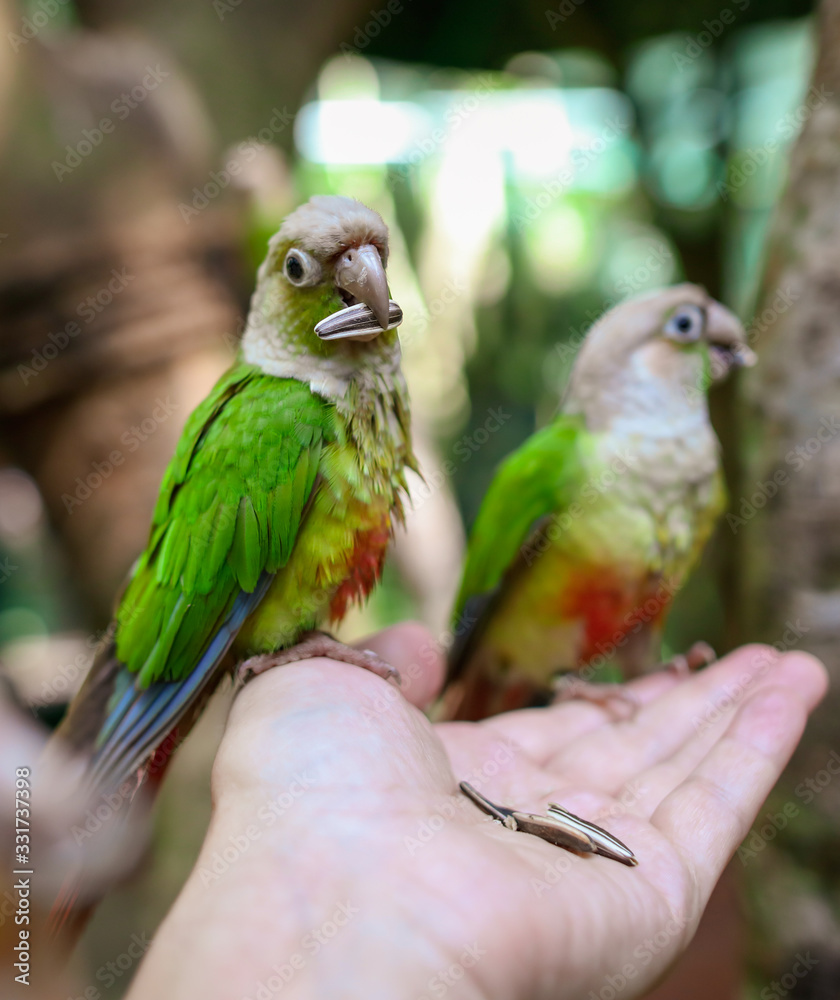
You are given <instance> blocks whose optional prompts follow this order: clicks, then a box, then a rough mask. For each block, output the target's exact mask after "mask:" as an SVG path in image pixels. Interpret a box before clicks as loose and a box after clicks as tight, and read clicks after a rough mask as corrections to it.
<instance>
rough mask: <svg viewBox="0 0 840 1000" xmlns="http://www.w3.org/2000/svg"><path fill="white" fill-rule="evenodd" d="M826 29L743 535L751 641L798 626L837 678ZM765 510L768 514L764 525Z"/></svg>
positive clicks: (837, 97) (836, 69)
mask: <svg viewBox="0 0 840 1000" xmlns="http://www.w3.org/2000/svg"><path fill="white" fill-rule="evenodd" d="M819 29H820V30H819V54H818V58H817V65H816V69H815V73H814V79H813V84H812V87H811V90H810V91H809V94H808V98H806V103H807V102H808V101H810V102H811V103H812V104H813V105H814V108H813V110H812V113H811V115H810V117H809V119H808V121H807V122H806V124H805V126H804V129H803V131H802V134H801V136H800V138H799V141H798V143H797V145H796V147H795V149H794V152H793V155H792V158H791V164H790V178H789V182H788V187H787V191H786V192H785V194H784V196H783V199H782V202H781V204H780V206H779V209H778V213H777V217H776V220H775V225H774V228H773V231H772V235H771V239H770V244H769V256H768V264H767V269H766V272H765V277H764V282H763V290H762V296H761V305H760V307H759V310H758V315H759V317H760V318H761V325H764V323H765V321H766V320H765V318H764V316H762V311H764V312H766V317H767V318H770V316H771V312H772V314H773V317H772V320H771V322H770V323H769V325H768V326H767V329H766V331H765V332H763V333H761V334H760V336H759V338H758V340H757V343H756V345H755V346H756V348H757V350H758V351H759V354H760V358H761V360H760V364H759V365H758V367H757V368H756V369H755V372H754V374H753V379H752V382H751V386H750V387H751V390H752V392H751V396H752V409H753V413H754V416H755V418H756V422H757V426H758V434H757V438H758V444H757V451H756V455H755V462H754V463H753V464H752V465H751V469H752V475H750V476H749V477H748V478H747V481H746V482H745V483H744V484H743V490H742V491H741V492H742V494H743V496H742V497H740V498H738V500H737V503H736V505H735V509H736V513H737V514H738V518H739V520H738V521H737V522H735V521H733V522H732V523H731V526H732V528H733V531H739V530H742V531H743V533H744V550H745V559H744V565H745V567H747V572H746V575H745V580H744V596H745V599H746V607H747V612H748V613H747V615H746V616H745V618H744V619H743V620H744V621H745V623H746V627H747V629H746V636H748V637H753V638H754V637H755V636H756V635H760V636H761V637H762V638H763V639H766V640H768V641H786V640H784V639H783V634H784V632H785V629H786V626H785V622H787V621H790V622H792V623H794V624H795V623H796V622H797V619H798V620H799V623H800V627H801V630H802V631H803V635H802V636H792V637H791V640H789V644H792V645H794V646H801V647H804V648H807V649H809V650H811V651H813V652H814V653H816V654H817V655H819V656H821V657H822V658H823V659H824V660H825V661H826V662H827V664H828V666H829V668H830V669H833V670H834V671H837V669H838V667H840V433H838V432H840V0H824V2H823V4H822V9H821V17H820V26H819ZM803 107H804V105H803ZM774 477H775V482H774ZM770 494H773V496H770ZM742 500H743V503H742ZM753 510H756V511H758V510H760V511H761V513H760V514H759V516H757V517H755V518H754V519H753V516H752V513H753ZM741 520H744V521H746V522H747V523H746V524H743V525H742V524H741ZM835 676H837V675H835ZM835 697H838V698H840V692H838V694H837V695H836V696H835ZM836 707H840V703H838V705H837V706H836ZM831 714H832V716H833V715H834V713H833V712H832V713H831ZM831 728H832V730H834V728H835V727H834V725H832V727H831Z"/></svg>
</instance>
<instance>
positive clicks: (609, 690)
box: [553, 674, 639, 722]
mask: <svg viewBox="0 0 840 1000" xmlns="http://www.w3.org/2000/svg"><path fill="white" fill-rule="evenodd" d="M553 686H554V703H555V704H557V703H558V702H563V701H575V700H580V701H588V702H591V703H592V704H593V705H598V706H599V707H600V708H603V709H604V711H605V712H608V713H609V714H610V715H611V716H612V717H613V718H614V719H615V720H616V721H617V722H626V721H628V720H629V719H632V718H633V717H634V716H635V715H636V713H637V712H638V711H639V702H638V701H637V700H636V698H634V697H633V695H632V694H630V692H629V691H627V690H626V689H625V688H624V687H623V686H622V685H620V684H590V683H589V682H588V681H584V680H581V679H580V677H570V676H569V675H568V674H564V675H563V676H562V677H558V678H557V680H556V681H555V682H554V685H553Z"/></svg>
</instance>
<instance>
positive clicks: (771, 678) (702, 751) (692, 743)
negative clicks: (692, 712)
mask: <svg viewBox="0 0 840 1000" xmlns="http://www.w3.org/2000/svg"><path fill="white" fill-rule="evenodd" d="M826 686H827V676H826V673H825V670H824V669H823V667H822V664H820V663H819V661H817V660H815V659H814V657H812V656H810V655H808V654H807V653H787V654H785V655H784V656H782V657H781V658H780V659H779V661H778V663H777V664H776V665H775V666H774V668H773V670H772V671H771V672H770V673H769V674H768V676H767V677H766V678H763V679H762V682H761V685H760V686H758V687H757V689H756V693H757V692H758V691H761V690H764V689H766V688H771V687H773V688H781V689H786V690H788V691H790V692H791V693H792V695H795V696H796V697H797V698H799V699H800V700H801V701H802V703H803V704H804V706H805V708H806V709H807V710H808V711H811V710H812V709H813V708H814V706H815V705H816V704H817V703H818V702H819V701H820V699H821V698H822V697H823V695H824V694H825V691H826ZM738 705H739V703H738V702H733V703H732V706H731V710H729V711H727V712H721V714H720V717H718V716H717V715H715V716H713V718H712V719H711V720H709V721H706V720H704V721H703V722H702V724H701V725H700V726H699V727H697V732H696V735H695V737H694V738H693V739H690V740H688V741H687V742H686V743H685V744H684V745H683V747H682V748H681V749H680V750H679V751H677V752H676V753H675V754H674V755H673V756H672V757H670V758H669V759H668V760H663V761H662V762H661V763H659V764H656V765H654V766H653V767H651V768H649V769H647V770H646V771H642V772H641V773H640V774H638V775H637V776H636V777H635V778H631V779H630V780H629V781H628V782H627V784H626V785H625V791H626V793H627V795H626V796H625V797H627V796H630V797H632V799H633V808H634V811H635V812H636V813H637V814H638V815H641V816H650V815H652V813H653V812H654V811H655V810H656V808H657V807H658V806H659V804H660V803H661V802H662V800H663V799H664V798H665V796H666V795H668V794H670V792H672V791H673V790H674V788H676V787H677V785H679V784H680V783H681V782H683V781H685V780H686V779H687V778H688V776H689V775H690V774H691V772H692V771H693V770H694V769H695V768H696V767H697V766H698V765H699V764H700V762H701V761H702V760H703V758H704V757H705V756H706V755H707V754H708V753H709V752H710V750H711V749H712V747H713V746H714V744H715V743H717V742H718V740H719V739H720V738H721V737H722V736H723V734H724V732H725V730H726V726H727V724H728V722H729V721H730V720H731V718H732V716H733V715H734V714H735V712H736V710H737V707H738ZM631 789H632V790H633V793H632V795H631Z"/></svg>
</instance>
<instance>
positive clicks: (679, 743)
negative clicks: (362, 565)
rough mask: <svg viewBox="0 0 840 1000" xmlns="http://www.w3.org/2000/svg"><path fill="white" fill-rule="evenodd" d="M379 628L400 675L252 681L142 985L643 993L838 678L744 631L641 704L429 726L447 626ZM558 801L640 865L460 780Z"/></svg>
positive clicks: (334, 666)
mask: <svg viewBox="0 0 840 1000" xmlns="http://www.w3.org/2000/svg"><path fill="white" fill-rule="evenodd" d="M368 645H370V646H371V647H373V648H375V649H376V651H377V652H379V653H380V655H382V656H383V657H384V658H386V659H388V660H389V661H390V662H391V663H393V664H394V665H395V666H397V667H398V668H400V670H401V671H402V674H403V679H404V684H403V691H402V692H398V691H397V690H396V689H395V688H393V687H392V686H390V685H388V684H386V683H385V682H384V681H382V680H381V679H380V678H378V677H375V676H373V675H372V674H369V673H367V672H365V671H363V670H360V669H359V668H356V667H351V666H347V665H345V664H340V663H336V662H334V661H331V660H324V659H319V660H310V661H307V662H304V663H299V664H295V665H292V666H287V667H284V668H282V669H278V670H275V671H270V672H269V673H267V674H264V675H262V676H260V677H258V678H257V679H256V680H254V681H253V682H252V683H250V684H249V685H247V687H246V688H245V689H244V690H243V692H242V693H241V694H240V695H239V697H238V698H237V700H236V702H235V705H234V709H233V711H232V713H231V718H230V721H229V723H228V728H227V732H226V734H225V737H224V740H223V743H222V746H221V748H220V751H219V754H218V757H217V760H216V766H215V770H214V803H215V806H214V815H213V821H212V823H211V827H210V830H209V832H208V835H207V839H206V842H205V844H204V847H203V849H202V852H201V856H200V858H199V861H198V863H197V865H196V868H195V870H194V871H193V873H192V875H191V876H190V879H189V880H188V882H187V884H186V886H185V888H184V890H183V891H182V893H181V895H180V897H179V899H178V901H177V902H176V904H175V906H174V907H173V910H172V911H171V913H170V914H169V916H168V917H167V919H166V921H165V922H164V924H163V925H162V927H161V929H160V931H159V933H158V935H157V936H156V939H155V943H154V945H153V947H152V949H151V951H150V953H149V955H148V957H147V959H146V961H145V963H144V964H143V966H142V967H141V969H140V972H139V974H138V976H137V979H136V981H135V983H134V987H133V990H132V992H131V997H132V998H133V1000H144V998H145V997H147V996H148V997H153V996H160V995H165V996H167V997H169V998H173V1000H175V998H193V997H196V996H201V997H202V998H205V1000H213V998H216V997H218V998H220V1000H221V998H224V1000H230V998H236V1000H246V998H247V1000H267V998H269V997H274V996H278V995H282V996H283V997H313V998H314V997H329V998H331V1000H332V998H336V1000H338V998H343V997H348V998H349V997H365V998H371V997H383V998H389V1000H394V998H402V997H406V998H423V997H429V998H431V997H443V996H445V995H449V996H453V997H469V998H473V997H474V998H488V1000H490V998H498V1000H515V998H523V1000H524V998H528V1000H531V998H549V997H550V998H552V1000H558V998H564V997H569V998H578V997H589V996H590V991H592V992H593V993H594V995H595V997H599V996H604V997H606V996H611V995H616V994H617V993H619V992H621V994H622V996H623V997H626V998H629V997H633V996H639V995H642V994H644V993H645V992H646V991H647V990H649V989H650V988H651V986H652V985H653V984H654V983H655V982H656V980H657V979H658V978H659V977H661V975H662V973H663V972H664V971H665V970H666V969H667V967H668V966H669V965H670V964H671V963H672V962H673V960H674V959H675V958H676V957H677V955H678V954H679V952H680V951H681V950H682V948H683V947H684V946H685V944H686V943H687V942H688V941H689V940H690V938H691V936H692V934H693V932H694V930H695V928H696V926H697V923H698V921H699V918H700V916H701V914H702V911H703V908H704V907H705V905H706V902H707V901H708V898H709V895H710V893H711V891H712V888H713V887H714V885H715V882H716V881H717V879H718V877H719V876H720V874H721V872H722V870H723V868H724V866H725V864H726V862H727V860H728V859H729V857H730V856H731V855H732V853H733V851H734V850H735V849H736V847H737V846H738V844H739V842H740V841H741V839H742V838H743V837H744V835H745V833H746V832H747V830H748V829H749V826H750V824H751V823H752V821H753V819H754V818H755V815H756V813H757V812H758V810H759V809H760V807H761V805H762V803H763V801H764V799H765V797H766V795H767V793H768V792H769V790H770V789H771V787H772V786H773V784H774V783H775V781H776V780H777V778H778V776H779V774H780V772H781V770H782V768H783V766H784V764H785V763H786V761H787V759H788V758H789V756H790V754H791V752H792V750H793V748H794V747H795V745H796V743H797V741H798V739H799V737H800V735H801V732H802V729H803V726H804V724H805V720H806V716H807V713H808V711H809V710H811V709H812V708H813V707H814V705H815V704H816V703H817V702H818V701H819V699H820V697H821V696H822V694H823V692H824V690H825V684H826V680H825V673H824V670H823V668H822V667H821V665H820V664H819V663H818V661H816V660H815V659H813V658H812V657H810V656H807V655H805V654H800V653H792V654H786V655H779V654H778V653H776V652H775V651H773V650H771V649H768V648H766V647H759V646H752V647H746V648H744V649H741V650H738V651H737V652H736V653H733V654H732V655H730V656H728V657H727V658H725V659H724V660H722V661H720V662H719V663H717V664H714V665H713V666H712V667H710V668H709V669H707V670H705V671H703V672H702V673H700V674H698V675H695V676H692V677H690V678H689V679H686V680H679V679H677V678H675V677H673V676H671V675H667V674H661V675H656V676H652V677H648V678H645V679H643V680H641V681H637V682H634V683H633V684H632V685H630V686H629V687H630V689H631V690H632V691H633V692H634V694H635V697H636V698H637V699H638V701H639V702H640V709H639V711H638V713H637V714H636V715H635V717H634V718H633V719H632V720H629V721H621V722H619V721H616V720H615V719H613V718H611V717H610V715H609V714H608V713H606V712H604V711H603V710H601V709H600V708H597V707H595V706H593V705H590V704H584V703H575V702H573V703H565V704H561V705H557V706H553V707H551V708H546V709H531V710H527V711H520V712H512V713H509V714H507V715H503V716H497V717H495V718H493V719H490V720H487V721H485V722H482V723H441V724H438V725H434V726H433V725H431V724H430V723H429V722H428V721H427V719H426V717H425V716H424V715H423V714H422V712H421V711H420V710H419V708H418V707H415V706H421V707H422V706H426V705H427V704H428V703H429V702H430V701H431V700H432V698H433V697H434V695H435V693H436V691H437V689H438V687H439V684H440V679H441V665H440V662H439V659H438V658H436V657H435V656H434V655H433V654H432V653H431V652H430V651H431V650H432V649H433V644H432V643H431V642H430V640H429V637H428V635H426V634H425V633H424V632H423V631H422V630H420V629H419V628H418V627H417V626H400V627H398V628H396V629H392V630H389V631H387V632H385V633H382V634H381V635H380V636H378V637H377V638H376V639H375V640H372V641H371V642H370V643H369V644H368ZM458 780H468V781H470V782H471V783H472V784H473V785H475V786H476V787H477V788H479V789H480V790H481V791H482V792H483V793H484V794H485V795H486V796H487V797H488V798H490V799H492V800H493V801H494V802H496V803H499V804H502V805H505V806H509V807H515V808H517V809H521V810H525V811H532V812H542V811H544V809H545V807H546V805H547V804H548V803H549V802H558V803H560V804H561V805H563V806H564V807H566V808H567V809H569V810H571V811H572V812H575V813H577V814H579V815H581V816H583V817H584V818H586V819H590V820H594V821H596V822H598V823H599V824H600V825H602V826H604V827H605V828H606V829H608V830H609V831H610V832H611V833H613V834H615V835H616V836H618V837H619V838H620V839H621V840H623V841H624V842H625V843H626V844H627V845H628V846H629V847H631V848H632V850H633V851H634V852H635V854H636V857H637V858H638V861H639V865H638V867H637V868H633V869H631V868H626V867H624V866H622V865H619V864H617V863H615V862H613V861H609V860H607V859H604V858H597V857H578V856H577V855H573V854H571V853H569V852H566V851H563V850H561V849H559V848H557V847H554V846H552V845H550V844H547V843H544V842H543V841H541V840H538V839H537V838H535V837H531V836H529V835H526V834H523V833H515V832H511V831H509V830H506V829H504V828H503V827H502V826H501V825H500V824H498V823H495V822H493V821H492V820H489V819H488V818H487V817H485V816H483V815H482V814H481V813H480V812H479V811H478V810H477V809H476V808H475V806H473V805H472V804H471V803H469V802H468V801H467V800H466V799H465V798H464V797H463V796H462V795H460V794H458V793H457V791H456V788H457V781H458Z"/></svg>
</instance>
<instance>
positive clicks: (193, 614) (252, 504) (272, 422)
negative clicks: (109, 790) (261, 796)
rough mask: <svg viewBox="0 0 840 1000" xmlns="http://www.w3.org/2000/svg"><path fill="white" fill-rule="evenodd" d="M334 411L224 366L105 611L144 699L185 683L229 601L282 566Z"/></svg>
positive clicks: (289, 387)
mask: <svg viewBox="0 0 840 1000" xmlns="http://www.w3.org/2000/svg"><path fill="white" fill-rule="evenodd" d="M336 435H337V429H336V422H335V411H334V409H333V407H332V406H330V405H329V404H328V403H327V402H326V401H325V400H323V399H322V398H320V397H319V396H316V395H314V394H313V393H312V392H311V391H310V389H309V387H308V386H306V385H304V384H302V383H301V382H298V381H295V380H293V379H277V378H273V377H271V376H268V375H264V374H262V373H261V372H260V370H259V369H258V368H256V367H253V366H251V365H244V364H240V365H236V366H235V367H234V368H232V369H231V370H230V371H229V372H227V373H226V374H225V375H224V376H223V377H222V378H221V379H220V380H219V382H218V383H217V384H216V386H215V388H214V389H213V391H212V392H211V394H210V395H209V396H208V397H207V399H206V400H205V401H204V402H203V403H202V404H201V405H200V406H199V407H198V408H197V409H196V410H195V411H194V412H193V414H192V416H191V417H190V419H189V421H188V422H187V426H186V428H185V429H184V433H183V435H182V437H181V440H180V442H179V444H178V448H177V450H176V452H175V455H174V457H173V459H172V462H171V463H170V466H169V469H168V470H167V472H166V476H165V478H164V480H163V484H162V486H161V490H160V495H159V498H158V502H157V506H156V507H155V511H154V515H153V519H152V529H151V534H150V538H149V544H148V546H147V548H146V551H145V552H144V553H143V555H142V556H141V558H140V560H139V562H138V564H137V567H136V569H135V572H134V575H133V577H132V579H131V581H130V583H129V585H128V587H127V589H126V592H125V595H124V596H123V599H122V601H121V603H120V607H119V609H118V611H117V616H116V620H117V630H116V643H117V655H118V657H119V658H120V660H121V661H122V662H123V663H124V664H125V666H126V667H127V669H128V670H129V671H131V672H132V673H134V674H137V675H138V683H139V684H140V686H141V687H146V686H148V685H149V684H151V683H153V682H155V681H161V680H181V679H183V678H185V677H186V676H188V675H189V673H190V671H191V670H192V668H193V667H194V666H195V664H196V662H197V661H198V659H199V657H200V655H201V652H202V649H203V648H204V647H205V645H206V644H207V642H208V641H209V640H210V639H211V637H212V636H213V634H214V632H215V631H216V629H217V628H218V627H219V625H220V623H221V622H223V621H224V619H225V618H226V616H227V615H228V613H229V612H230V609H231V608H232V606H233V602H234V601H235V600H236V597H237V595H238V594H240V592H241V591H245V592H246V593H251V592H252V591H253V590H254V589H255V587H256V585H257V581H258V580H259V578H260V575H261V574H262V573H263V572H264V571H266V572H269V573H274V572H276V571H277V570H278V569H280V568H281V567H282V566H284V565H285V563H286V562H287V561H288V559H289V556H290V554H291V551H292V547H293V545H294V541H295V537H296V535H297V532H298V528H299V526H300V522H301V519H302V517H303V514H304V510H305V507H306V504H307V501H308V499H309V496H310V494H311V492H312V488H313V485H314V483H315V478H316V475H317V472H318V465H319V459H320V453H321V448H322V446H323V445H324V444H326V443H328V442H329V441H332V440H335V439H336Z"/></svg>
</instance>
